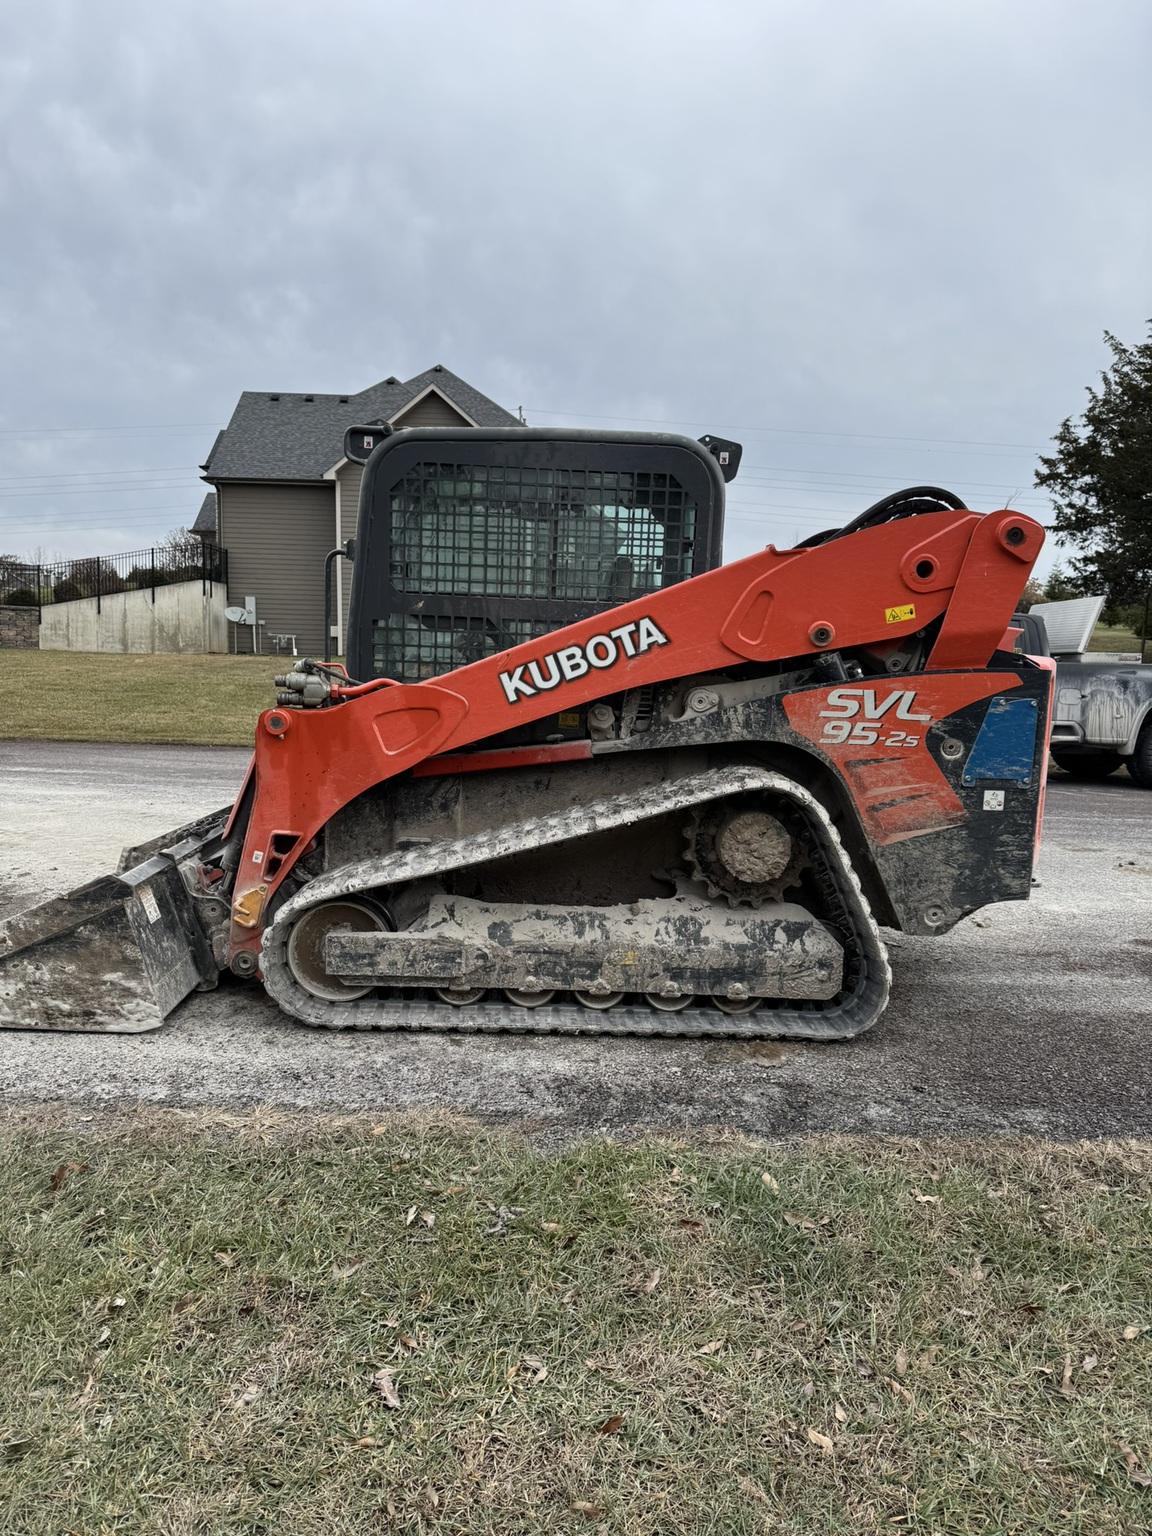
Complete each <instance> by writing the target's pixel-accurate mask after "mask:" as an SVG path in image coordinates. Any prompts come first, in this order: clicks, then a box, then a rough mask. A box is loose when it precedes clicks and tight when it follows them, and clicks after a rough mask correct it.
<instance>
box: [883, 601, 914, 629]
mask: <svg viewBox="0 0 1152 1536" xmlns="http://www.w3.org/2000/svg"><path fill="white" fill-rule="evenodd" d="M915 617H916V604H915V603H903V604H901V606H900V607H898V608H885V610H884V622H885V624H907V623H908V621H909V620H910V619H914V618H915Z"/></svg>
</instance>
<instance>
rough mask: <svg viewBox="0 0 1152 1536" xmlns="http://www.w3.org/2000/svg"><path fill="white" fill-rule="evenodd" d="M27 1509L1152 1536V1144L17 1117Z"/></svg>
mask: <svg viewBox="0 0 1152 1536" xmlns="http://www.w3.org/2000/svg"><path fill="white" fill-rule="evenodd" d="M0 1143H2V1145H0V1154H2V1155H0V1212H2V1215H0V1222H2V1229H0V1243H2V1245H3V1248H2V1251H3V1269H4V1284H3V1300H2V1301H0V1314H2V1322H3V1328H2V1330H0V1334H2V1339H3V1342H2V1344H0V1348H2V1350H3V1352H4V1360H3V1371H2V1373H0V1423H2V1426H3V1427H2V1432H0V1442H2V1445H3V1449H4V1452H5V1455H4V1458H3V1460H0V1509H3V1510H4V1511H6V1514H5V1516H4V1517H3V1519H2V1520H0V1525H2V1528H3V1529H4V1531H6V1532H8V1531H11V1532H13V1533H14V1536H15V1533H19V1536H62V1533H65V1532H75V1533H83V1536H105V1533H120V1532H125V1533H128V1532H131V1533H132V1536H151V1533H156V1536H198V1533H205V1536H256V1533H260V1536H281V1533H289V1532H290V1533H292V1536H352V1533H361V1532H369V1531H386V1532H405V1533H408V1532H411V1533H413V1536H415V1533H421V1536H425V1533H432V1536H449V1533H451V1536H471V1533H477V1536H478V1533H486V1536H513V1533H529V1532H531V1533H549V1536H551V1533H557V1532H560V1533H564V1532H578V1531H586V1530H591V1531H595V1532H610V1533H627V1536H668V1533H681V1532H683V1533H692V1536H696V1533H715V1536H745V1533H748V1536H751V1533H762V1532H781V1533H784V1532H788V1533H801V1536H804V1533H809V1532H811V1533H813V1536H816V1533H819V1536H828V1533H849V1532H850V1533H853V1536H856V1533H860V1532H879V1531H885V1532H892V1531H919V1532H924V1533H932V1536H939V1533H947V1536H967V1533H972V1536H976V1533H981V1536H984V1533H988V1532H997V1533H1018V1536H1045V1533H1049V1532H1051V1533H1055V1532H1061V1533H1068V1532H1083V1533H1089V1532H1091V1533H1093V1536H1106V1533H1107V1536H1110V1533H1133V1536H1135V1533H1137V1532H1141V1531H1145V1530H1147V1529H1148V1527H1149V1523H1150V1519H1152V1488H1150V1487H1149V1482H1150V1481H1152V1479H1150V1478H1149V1476H1148V1473H1149V1470H1150V1468H1152V1331H1150V1328H1149V1325H1150V1324H1152V1289H1150V1287H1152V1280H1150V1272H1149V1262H1148V1255H1149V1243H1150V1239H1152V1215H1150V1204H1149V1201H1150V1197H1152V1149H1149V1148H1147V1147H1138V1146H1133V1145H1094V1146H1087V1147H1080V1148H1058V1147H1051V1146H1044V1145H1042V1144H1036V1143H1032V1144H1028V1143H1011V1142H1007V1141H991V1142H987V1143H984V1144H981V1145H978V1146H966V1145H962V1144H937V1145H914V1144H909V1143H895V1142H887V1143H886V1142H882V1141H867V1142H864V1141H855V1142H853V1141H816V1142H806V1143H796V1142H792V1143H788V1144H785V1145H754V1144H752V1143H749V1142H744V1141H741V1142H737V1141H733V1142H730V1143H721V1144H717V1145H713V1146H708V1147H701V1146H691V1145H685V1144H680V1143H676V1142H673V1141H647V1142H642V1143H639V1144H634V1145H628V1146H618V1145H614V1144H611V1143H609V1142H607V1141H603V1140H597V1141H592V1142H587V1143H585V1144H583V1145H580V1146H576V1147H573V1148H570V1149H568V1150H565V1151H562V1152H560V1153H556V1154H551V1155H549V1154H545V1153H541V1152H536V1151H533V1150H531V1149H530V1148H529V1147H527V1146H526V1145H525V1144H524V1143H523V1142H522V1141H519V1140H517V1139H514V1138H512V1137H510V1136H502V1135H489V1134H485V1133H481V1132H478V1131H475V1130H469V1129H466V1128H465V1129H458V1128H455V1129H454V1128H451V1127H443V1126H441V1127H437V1126H435V1125H429V1124H425V1125H423V1126H420V1125H415V1126H414V1125H413V1124H412V1123H411V1122H391V1123H385V1124H383V1125H378V1126H375V1127H373V1126H371V1125H368V1124H365V1123H362V1122H350V1121H344V1122H329V1123H322V1122H308V1121H300V1120H290V1119H286V1118H277V1117H274V1116H271V1115H263V1116H261V1115H257V1116H253V1117H251V1118H248V1119H245V1120H232V1119H226V1118H224V1117H219V1118H217V1119H215V1120H201V1121H199V1122H198V1121H196V1120H193V1119H192V1118H191V1117H184V1116H179V1115H164V1116H153V1117H150V1118H149V1119H146V1120H139V1119H133V1118H131V1117H127V1118H125V1119H122V1120H119V1121H109V1120H105V1119H103V1118H101V1117H95V1118H94V1117H92V1116H86V1117H83V1118H82V1119H79V1120H77V1119H76V1118H74V1117H71V1118H68V1117H57V1118H54V1117H53V1115H52V1114H51V1112H44V1113H38V1114H28V1115H27V1116H26V1117H24V1118H23V1119H20V1118H17V1117H10V1118H9V1119H8V1120H7V1121H6V1122H4V1123H3V1124H2V1125H0Z"/></svg>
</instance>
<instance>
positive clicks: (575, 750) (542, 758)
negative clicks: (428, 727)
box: [412, 741, 592, 779]
mask: <svg viewBox="0 0 1152 1536" xmlns="http://www.w3.org/2000/svg"><path fill="white" fill-rule="evenodd" d="M591 756H592V743H591V742H590V741H557V742H553V743H551V744H547V743H546V744H545V745H543V746H539V747H504V748H502V749H497V750H494V751H491V752H446V753H444V754H443V755H442V756H441V757H430V758H429V759H428V761H427V762H426V763H417V765H416V767H415V768H413V770H412V777H413V778H414V779H431V778H437V777H439V776H441V775H443V774H449V773H486V772H488V771H489V770H491V769H495V768H542V767H545V766H546V765H548V764H550V763H578V762H583V761H585V760H586V759H588V758H590V757H591Z"/></svg>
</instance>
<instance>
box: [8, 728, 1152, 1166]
mask: <svg viewBox="0 0 1152 1536" xmlns="http://www.w3.org/2000/svg"><path fill="white" fill-rule="evenodd" d="M244 762H245V754H244V753H242V752H234V751H218V750H213V749H209V748H183V747H179V748H177V747H165V748H156V747H114V746H101V747H92V746H82V745H58V744H54V743H22V742H0V914H2V913H6V912H11V911H14V910H18V909H19V908H20V907H22V906H25V905H28V904H30V903H31V902H32V901H33V900H35V899H38V898H39V897H41V896H43V895H47V894H52V893H55V892H57V891H60V890H62V889H65V888H66V887H67V886H69V885H71V884H73V883H75V882H77V881H80V880H84V879H88V878H91V877H92V876H93V875H95V874H99V873H101V872H102V871H104V870H106V869H111V868H113V867H114V866H115V860H116V857H117V854H118V852H119V849H120V847H121V846H122V845H123V844H126V843H129V842H139V841H141V840H142V839H143V838H146V837H149V836H151V835H153V834H155V833H158V832H162V831H164V830H165V829H166V828H168V827H171V826H175V825H177V824H179V823H180V822H182V821H185V820H188V819H190V818H191V817H193V816H195V815H198V814H200V813H202V812H205V811H209V810H212V809H214V808H215V807H216V806H218V805H221V804H224V803H226V802H227V801H229V800H230V799H231V797H232V794H233V793H234V790H235V787H236V785H237V783H238V781H239V778H240V775H241V773H242V771H243V767H244ZM1039 875H1040V879H1041V884H1040V886H1039V888H1038V889H1037V890H1036V891H1035V892H1034V893H1033V899H1032V900H1031V901H1030V902H1028V903H1026V904H1016V903H1013V904H1007V905H1004V906H999V907H993V908H989V909H987V910H986V911H985V912H983V913H981V914H979V915H978V916H977V917H976V918H974V919H969V920H968V921H966V922H965V923H963V924H961V926H960V927H959V928H958V929H956V930H954V931H953V932H952V933H951V934H949V935H947V936H946V937H943V938H938V939H910V938H906V937H903V936H900V935H893V936H892V939H891V943H892V958H893V966H894V971H895V984H894V989H893V1002H892V1005H891V1007H890V1008H889V1010H888V1012H887V1014H886V1015H885V1017H884V1018H883V1019H882V1020H881V1022H880V1023H879V1024H878V1025H877V1026H876V1027H875V1029H874V1030H872V1031H871V1032H870V1033H869V1034H868V1035H865V1036H863V1037H862V1038H861V1039H859V1040H856V1041H854V1042H852V1043H850V1044H844V1045H834V1046H816V1045H797V1044H786V1045H779V1044H766V1045H761V1046H749V1045H738V1044H730V1043H723V1042H707V1043H704V1042H692V1041H688V1042H680V1041H650V1040H608V1039H604V1040H595V1039H578V1040H577V1039H567V1038H562V1037H555V1038H548V1037H536V1036H533V1037H531V1038H523V1039H516V1038H510V1037H499V1036H489V1037H481V1038H478V1037H475V1036H468V1035H459V1036H439V1035H437V1036H420V1035H403V1034H378V1035H329V1034H324V1033H323V1032H313V1031H309V1030H307V1029H305V1028H303V1027H301V1026H299V1025H296V1024H292V1023H289V1022H288V1021H287V1020H286V1019H284V1018H282V1017H281V1016H280V1015H279V1014H278V1013H277V1012H276V1010H275V1009H274V1008H273V1007H272V1006H271V1004H270V1003H269V1002H268V1001H267V999H266V998H265V997H264V995H263V993H262V992H261V991H260V990H259V989H258V988H254V987H251V986H247V987H245V986H241V985H239V984H235V983H230V984H225V985H223V986H221V988H220V989H219V990H218V991H216V992H214V993H204V994H197V995H194V996H193V997H192V998H190V999H189V1000H188V1002H187V1003H185V1004H184V1005H183V1006H182V1007H181V1008H180V1009H179V1010H178V1012H177V1013H176V1014H175V1015H174V1016H173V1017H172V1019H171V1020H170V1022H169V1023H168V1025H167V1026H165V1027H164V1028H163V1029H160V1030H158V1031H156V1032H155V1033H153V1034H149V1035H136V1036H132V1035H128V1036H110V1035H62V1034H53V1035H45V1034H34V1033H21V1032H12V1033H8V1034H5V1035H4V1036H3V1038H0V1101H6V1102H8V1103H10V1104H17V1103H28V1102H36V1101H45V1100H62V1101H65V1102H69V1103H73V1104H87V1105H123V1104H127V1103H145V1104H166V1105H173V1106H185V1107H192V1106H204V1105H212V1106H217V1107H224V1108H233V1109H240V1108H249V1107H252V1106H254V1105H258V1104H269V1105H276V1106H285V1107H293V1106H295V1107H301V1108H312V1109H337V1110H345V1111H365V1110H366V1111H369V1112H372V1113H383V1112H385V1111H389V1110H400V1109H420V1110H434V1111H444V1110H450V1111H456V1112H459V1113H462V1114H465V1115H470V1116H474V1117H476V1118H479V1119H481V1120H485V1121H490V1122H497V1123H513V1124H519V1125H523V1126H524V1127H525V1128H526V1129H528V1130H530V1131H532V1132H534V1133H535V1134H536V1135H538V1136H543V1137H547V1138H549V1139H552V1138H566V1137H568V1136H571V1135H576V1134H581V1133H585V1132H588V1131H597V1130H603V1131H609V1132H613V1133H621V1132H625V1131H628V1130H632V1129H638V1128H640V1127H662V1128H668V1129H679V1128H687V1127H692V1128H696V1129H703V1128H712V1127H730V1128H735V1129H738V1130H743V1131H748V1132H753V1133H756V1134H760V1135H781V1134H792V1133H798V1132H808V1131H857V1132H858V1131H877V1132H885V1133H889V1134H896V1133H901V1134H916V1135H930V1134H935V1133H939V1134H965V1133H971V1134H990V1133H992V1134H995V1133H1008V1132H1024V1133H1031V1134H1043V1135H1048V1136H1053V1137H1058V1138H1076V1137H1093V1136H1147V1135H1149V1134H1152V1053H1150V1050H1149V1047H1150V1045H1152V795H1150V794H1149V793H1148V792H1147V791H1142V790H1139V789H1137V788H1136V787H1135V786H1134V785H1133V784H1131V783H1130V782H1129V781H1128V780H1127V778H1126V777H1121V778H1118V779H1116V780H1115V781H1109V782H1107V783H1105V784H1103V785H1082V784H1075V783H1073V782H1071V781H1070V780H1067V779H1063V778H1058V779H1056V780H1055V781H1053V782H1052V783H1051V784H1050V787H1049V795H1048V816H1047V829H1046V836H1045V844H1044V849H1043V852H1042V854H1041V859H1040V865H1039Z"/></svg>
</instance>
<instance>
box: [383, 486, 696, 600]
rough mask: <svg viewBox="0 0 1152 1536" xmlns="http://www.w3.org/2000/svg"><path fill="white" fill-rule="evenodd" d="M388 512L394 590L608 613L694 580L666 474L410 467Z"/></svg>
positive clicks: (687, 507) (680, 493) (685, 527)
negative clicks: (558, 603)
mask: <svg viewBox="0 0 1152 1536" xmlns="http://www.w3.org/2000/svg"><path fill="white" fill-rule="evenodd" d="M391 508H392V562H393V564H392V585H393V586H394V587H396V588H397V589H398V590H399V591H401V592H426V593H433V592H435V593H453V592H460V593H471V594H474V595H475V596H477V597H481V596H485V597H487V596H492V597H537V598H574V599H577V600H580V601H583V602H594V603H604V604H610V603H618V602H623V601H624V600H625V599H627V598H629V597H640V596H642V595H643V594H644V593H646V592H652V591H654V590H655V589H656V588H657V587H666V586H671V585H672V583H673V582H677V581H682V580H683V579H684V577H685V576H688V575H690V574H691V570H690V560H691V544H692V538H693V534H694V531H695V521H696V509H695V506H694V505H693V503H692V502H691V501H690V500H689V499H688V497H687V496H686V495H685V493H684V490H683V488H682V487H681V485H680V483H679V481H678V480H676V479H675V478H674V476H672V475H668V474H654V473H640V472H636V471H628V470H625V471H615V470H598V469H528V468H524V467H522V466H502V465H483V464H475V465H473V464H467V465H460V464H418V465H416V466H415V467H414V468H413V469H412V470H411V472H410V473H409V474H407V475H406V476H405V477H404V479H403V480H402V481H400V482H399V484H397V485H396V486H394V487H393V489H392V495H391Z"/></svg>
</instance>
